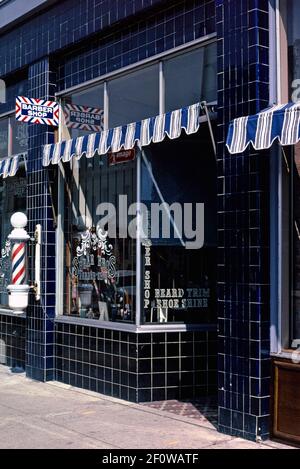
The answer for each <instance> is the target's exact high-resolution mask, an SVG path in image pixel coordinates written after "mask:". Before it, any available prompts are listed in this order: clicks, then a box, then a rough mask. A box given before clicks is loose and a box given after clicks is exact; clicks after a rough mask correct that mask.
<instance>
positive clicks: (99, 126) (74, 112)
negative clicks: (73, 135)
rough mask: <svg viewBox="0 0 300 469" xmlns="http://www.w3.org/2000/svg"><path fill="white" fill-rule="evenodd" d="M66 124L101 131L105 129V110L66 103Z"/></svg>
mask: <svg viewBox="0 0 300 469" xmlns="http://www.w3.org/2000/svg"><path fill="white" fill-rule="evenodd" d="M64 113H65V124H66V126H67V127H69V128H71V129H78V130H87V131H92V132H101V131H102V130H103V117H104V112H103V110H102V109H97V108H93V107H88V106H78V105H77V104H65V106H64Z"/></svg>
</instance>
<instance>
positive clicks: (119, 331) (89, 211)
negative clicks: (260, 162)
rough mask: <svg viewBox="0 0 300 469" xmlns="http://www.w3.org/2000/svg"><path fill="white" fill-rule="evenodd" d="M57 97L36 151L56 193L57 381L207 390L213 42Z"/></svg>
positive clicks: (155, 394)
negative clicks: (52, 136) (45, 140)
mask: <svg viewBox="0 0 300 469" xmlns="http://www.w3.org/2000/svg"><path fill="white" fill-rule="evenodd" d="M182 83H185V86H184V87H182V86H181V84H182ZM59 98H60V100H61V106H62V109H63V110H64V113H63V115H62V118H61V120H62V122H61V127H60V129H59V134H60V135H59V137H60V142H58V143H57V144H54V145H48V146H45V148H44V155H43V165H44V167H45V168H49V169H50V171H52V173H53V180H54V186H55V187H58V190H57V195H56V197H57V214H58V217H59V219H60V225H59V228H58V230H57V243H58V246H59V248H58V250H59V252H60V253H61V256H59V258H58V259H57V282H58V284H59V285H61V287H60V289H59V291H58V292H57V294H56V306H57V324H58V328H59V332H58V336H57V337H58V349H57V350H58V353H57V355H58V357H59V358H57V361H56V363H57V365H56V366H57V377H58V378H59V379H60V380H62V381H66V382H70V383H72V384H75V385H76V384H77V383H80V386H81V385H83V386H84V387H86V384H85V383H87V382H88V383H89V385H88V387H90V388H92V389H94V390H98V391H99V392H103V393H106V394H111V393H112V394H113V395H115V396H116V397H123V398H125V399H129V400H133V401H136V400H137V401H145V400H162V399H170V398H180V397H181V398H188V397H193V396H196V395H198V396H200V395H207V394H208V395H209V394H215V393H216V353H217V351H216V348H215V345H216V328H217V313H216V268H217V224H216V223H217V222H216V217H217V206H216V204H217V201H216V196H217V193H216V155H215V142H214V134H213V131H214V129H215V119H216V114H215V108H214V106H215V102H216V44H215V42H214V41H209V42H208V43H207V42H206V43H203V44H199V45H198V46H197V47H192V48H187V49H186V50H183V51H180V52H179V53H175V54H174V53H173V54H167V55H165V56H163V57H161V58H160V59H159V60H154V61H151V62H150V63H147V64H146V65H144V66H142V67H139V66H137V67H132V69H130V70H129V71H128V72H126V73H123V74H112V76H111V77H107V79H105V81H103V80H99V83H93V84H92V85H91V86H88V87H87V86H79V87H76V88H75V89H71V90H66V91H62V92H61V93H60V95H59ZM83 105H84V106H83ZM87 107H88V108H89V112H90V113H92V114H93V115H94V116H96V117H95V119H94V120H93V124H92V126H93V125H95V126H96V128H97V130H98V132H96V133H95V132H91V129H90V128H89V127H90V126H91V124H90V122H91V120H89V119H90V117H87V114H84V112H83V111H84V110H85V109H86V108H87ZM152 116H154V117H152ZM87 129H88V130H87ZM54 192H55V189H54V190H53V193H54ZM66 331H70V332H71V331H72V334H71V336H70V337H72V339H70V343H69V346H68V347H66V343H65V340H64V339H65V337H66V334H65V332H66ZM73 331H74V332H73ZM83 331H88V334H90V337H89V336H87V337H84V335H85V334H83ZM96 337H99V339H100V338H102V337H103V339H104V340H103V341H101V345H100V340H98V341H96V339H95V338H96ZM73 341H75V343H76V344H78V343H81V344H82V350H80V352H79V350H78V348H77V347H76V346H74V342H73ZM89 343H92V344H96V348H95V349H94V348H92V349H90V346H87V345H86V344H89ZM194 349H196V350H197V352H196V355H195V354H194ZM78 353H80V357H79V355H78ZM91 357H92V361H91ZM77 370H82V371H81V372H80V373H78V371H77ZM87 373H88V375H87Z"/></svg>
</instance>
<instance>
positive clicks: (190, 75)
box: [164, 44, 217, 112]
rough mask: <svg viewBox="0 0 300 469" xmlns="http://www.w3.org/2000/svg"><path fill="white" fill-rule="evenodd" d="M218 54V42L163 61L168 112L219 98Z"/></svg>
mask: <svg viewBox="0 0 300 469" xmlns="http://www.w3.org/2000/svg"><path fill="white" fill-rule="evenodd" d="M216 57H217V50H216V45H215V44H210V45H208V46H206V47H201V48H200V49H196V50H194V51H192V52H188V53H186V54H181V55H178V56H176V57H173V58H171V59H169V60H166V61H165V62H164V75H165V87H166V91H165V96H166V112H169V111H173V110H174V109H179V108H181V107H184V106H189V105H191V104H194V103H197V102H199V101H207V102H208V103H209V102H213V101H216V99H217V81H216V80H217V69H216V64H217V58H216Z"/></svg>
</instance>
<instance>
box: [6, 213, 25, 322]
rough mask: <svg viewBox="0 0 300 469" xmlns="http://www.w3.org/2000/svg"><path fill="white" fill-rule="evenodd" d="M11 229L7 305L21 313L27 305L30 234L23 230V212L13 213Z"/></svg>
mask: <svg viewBox="0 0 300 469" xmlns="http://www.w3.org/2000/svg"><path fill="white" fill-rule="evenodd" d="M10 222H11V224H12V227H13V230H12V232H11V233H10V234H9V235H8V240H9V241H10V242H11V244H12V254H11V261H12V279H11V285H8V287H7V291H8V305H9V307H10V308H11V309H12V310H13V313H14V314H23V313H24V312H25V310H26V308H27V306H28V294H29V290H30V286H29V285H26V283H25V282H26V243H27V242H28V241H29V239H30V236H29V234H28V233H27V231H26V230H25V226H26V225H27V217H26V215H25V214H24V213H21V212H17V213H14V214H13V215H12V217H11V219H10Z"/></svg>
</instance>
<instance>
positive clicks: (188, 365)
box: [55, 322, 217, 402]
mask: <svg viewBox="0 0 300 469" xmlns="http://www.w3.org/2000/svg"><path fill="white" fill-rule="evenodd" d="M216 347H217V334H216V331H203V332H180V333H179V332H176V333H174V332H168V333H160V334H156V333H154V334H150V333H143V334H135V333H128V332H120V331H112V330H109V329H98V328H94V327H87V326H81V325H79V324H64V323H61V322H59V323H57V324H56V354H55V355H56V366H55V368H56V375H55V376H56V378H55V379H56V380H58V381H61V382H64V383H66V384H70V385H72V386H77V387H81V388H85V389H90V390H91V391H96V392H100V393H102V394H106V395H108V396H113V397H117V398H120V399H126V400H128V401H131V402H148V401H161V400H166V399H187V398H197V397H199V396H206V395H212V394H213V393H214V392H215V390H216V380H217V369H216V366H217V363H216V356H215V350H216Z"/></svg>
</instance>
